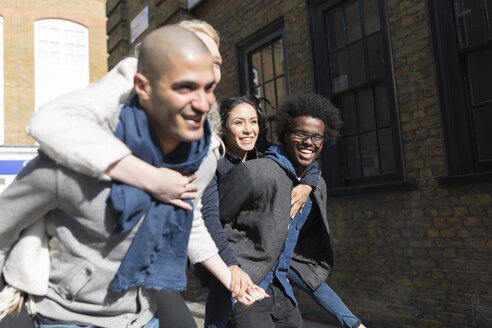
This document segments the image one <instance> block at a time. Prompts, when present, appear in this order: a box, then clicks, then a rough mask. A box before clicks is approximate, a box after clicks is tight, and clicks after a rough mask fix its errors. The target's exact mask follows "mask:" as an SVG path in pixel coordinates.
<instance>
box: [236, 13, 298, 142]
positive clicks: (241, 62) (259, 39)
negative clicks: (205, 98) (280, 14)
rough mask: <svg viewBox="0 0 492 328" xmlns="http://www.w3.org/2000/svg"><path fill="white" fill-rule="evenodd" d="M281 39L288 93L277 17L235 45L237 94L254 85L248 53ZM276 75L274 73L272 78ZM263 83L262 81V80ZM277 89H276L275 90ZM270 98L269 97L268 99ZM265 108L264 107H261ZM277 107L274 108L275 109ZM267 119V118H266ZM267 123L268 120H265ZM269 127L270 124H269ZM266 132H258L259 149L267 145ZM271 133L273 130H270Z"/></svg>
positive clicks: (281, 23)
mask: <svg viewBox="0 0 492 328" xmlns="http://www.w3.org/2000/svg"><path fill="white" fill-rule="evenodd" d="M278 39H281V40H282V55H283V57H284V61H283V75H284V78H285V85H284V87H285V92H286V95H288V94H289V93H290V91H289V73H288V62H287V49H286V46H285V41H286V37H285V28H284V21H283V18H280V19H277V20H276V21H274V22H272V23H271V24H269V25H268V26H266V27H264V28H263V29H261V30H260V31H258V32H256V33H254V34H253V35H251V36H250V37H248V38H246V39H245V40H243V41H241V42H240V43H238V44H237V45H236V52H237V58H238V76H239V94H242V95H243V94H254V87H253V84H252V81H251V80H250V79H249V78H250V76H249V68H250V67H251V58H250V54H251V53H253V52H255V51H256V50H258V49H260V48H263V47H264V46H266V45H268V44H271V43H272V42H274V41H276V40H278ZM277 78H278V77H277V76H276V75H275V76H274V78H273V80H276V79H277ZM263 83H264V82H263ZM276 91H277V90H276ZM275 95H276V98H277V99H276V100H277V104H278V99H279V95H278V94H277V93H276V94H275ZM269 100H270V99H269ZM263 110H265V108H263ZM277 110H278V108H275V111H277ZM265 112H266V110H265ZM267 120H268V118H267ZM267 124H268V125H269V122H267ZM270 128H271V126H270ZM266 132H267V131H263V132H261V133H260V135H259V137H258V142H257V148H258V149H259V150H261V151H262V150H264V148H265V147H266V146H267V145H268V141H267V137H266ZM271 133H272V135H273V131H271Z"/></svg>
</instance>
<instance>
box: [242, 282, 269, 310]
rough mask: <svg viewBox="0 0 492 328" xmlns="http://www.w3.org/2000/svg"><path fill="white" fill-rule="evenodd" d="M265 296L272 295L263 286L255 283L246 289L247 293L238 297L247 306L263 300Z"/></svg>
mask: <svg viewBox="0 0 492 328" xmlns="http://www.w3.org/2000/svg"><path fill="white" fill-rule="evenodd" d="M265 297H270V296H269V295H268V294H267V293H266V292H265V291H264V290H263V288H261V287H259V286H257V285H253V286H252V287H249V288H248V289H246V293H244V295H243V297H237V300H238V301H239V302H241V303H243V304H244V305H245V306H250V305H251V304H253V303H254V302H256V301H259V300H262V299H264V298H265Z"/></svg>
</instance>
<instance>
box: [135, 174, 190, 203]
mask: <svg viewBox="0 0 492 328" xmlns="http://www.w3.org/2000/svg"><path fill="white" fill-rule="evenodd" d="M156 171H157V172H156V174H155V175H154V177H153V179H152V180H151V181H148V184H147V187H146V188H145V189H146V191H147V192H149V193H151V194H152V195H153V196H154V197H155V198H157V199H159V200H160V201H162V202H164V203H169V204H171V205H175V206H178V207H181V208H184V209H185V210H191V208H192V207H191V206H190V204H188V203H186V202H184V201H183V199H194V198H195V197H196V194H195V193H196V191H197V190H198V185H196V184H193V183H191V182H192V181H193V180H195V179H196V174H190V175H183V174H181V173H179V172H178V171H175V170H172V169H168V168H165V167H159V168H156Z"/></svg>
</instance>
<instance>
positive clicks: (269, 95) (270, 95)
mask: <svg viewBox="0 0 492 328" xmlns="http://www.w3.org/2000/svg"><path fill="white" fill-rule="evenodd" d="M265 98H266V99H268V101H270V103H271V104H272V106H273V107H277V100H276V97H275V81H271V82H268V83H266V84H265ZM272 114H275V113H269V112H268V115H272Z"/></svg>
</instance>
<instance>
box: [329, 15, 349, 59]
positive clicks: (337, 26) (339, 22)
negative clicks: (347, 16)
mask: <svg viewBox="0 0 492 328" xmlns="http://www.w3.org/2000/svg"><path fill="white" fill-rule="evenodd" d="M325 24H326V31H327V35H328V47H329V49H330V51H334V50H336V49H338V48H340V47H342V46H343V45H344V44H345V42H344V38H343V18H342V10H341V9H338V10H333V11H331V12H329V13H328V14H327V15H326V20H325Z"/></svg>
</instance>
